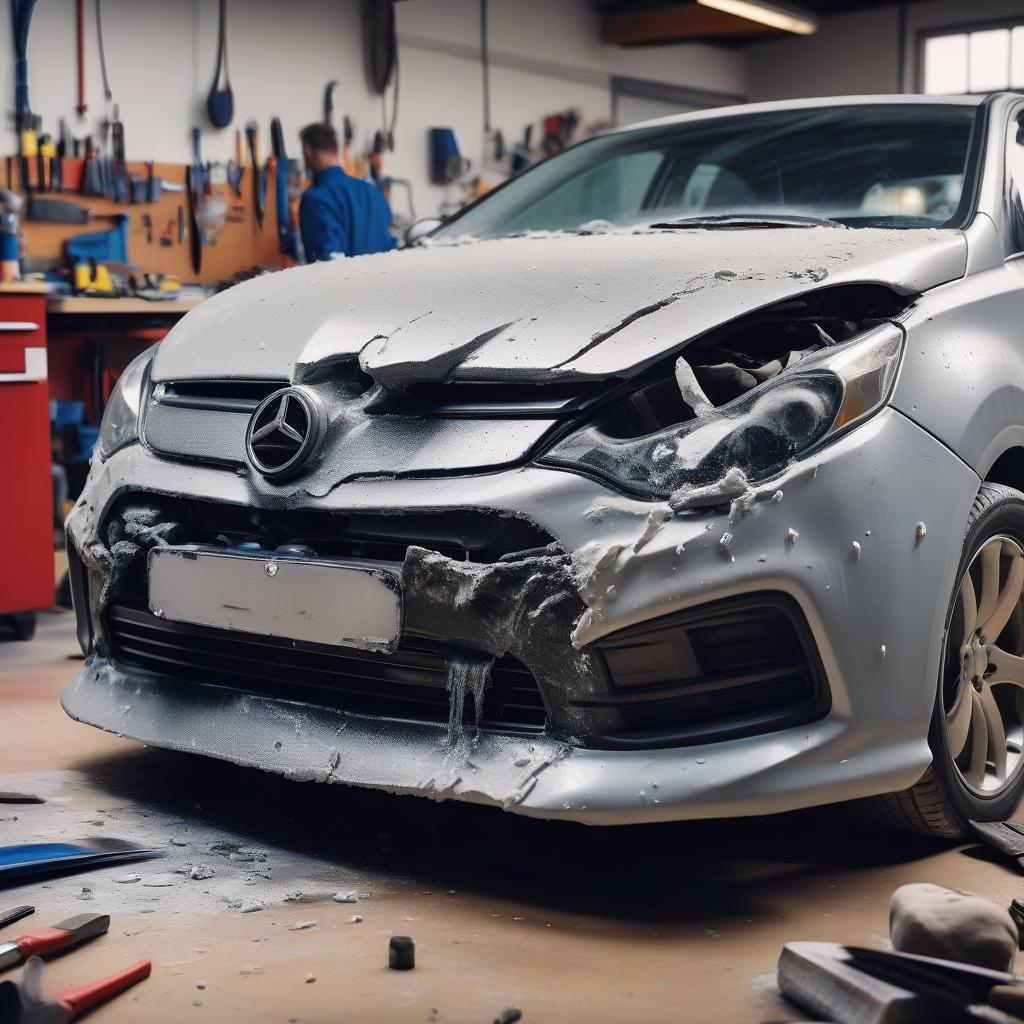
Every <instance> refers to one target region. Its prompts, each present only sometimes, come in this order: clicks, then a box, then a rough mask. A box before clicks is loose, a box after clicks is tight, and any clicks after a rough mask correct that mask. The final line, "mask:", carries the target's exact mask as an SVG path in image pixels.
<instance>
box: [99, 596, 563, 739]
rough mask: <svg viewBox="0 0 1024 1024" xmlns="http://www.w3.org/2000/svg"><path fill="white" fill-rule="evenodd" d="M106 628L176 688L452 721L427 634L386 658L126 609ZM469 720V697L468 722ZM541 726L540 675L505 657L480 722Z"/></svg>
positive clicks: (141, 665) (127, 659)
mask: <svg viewBox="0 0 1024 1024" xmlns="http://www.w3.org/2000/svg"><path fill="white" fill-rule="evenodd" d="M107 628H108V631H109V633H110V640H111V646H112V649H113V655H114V659H115V661H117V662H118V663H119V664H121V665H123V666H124V667H126V668H134V669H139V670H142V671H146V672H150V673H153V674H156V675H158V676H162V677H165V678H167V679H168V681H169V683H170V684H171V685H173V683H174V682H175V681H178V682H203V683H210V684H213V685H222V686H226V687H230V688H233V689H242V690H245V691H246V692H250V693H261V694H267V695H270V696H278V697H285V698H288V699H291V700H308V701H309V702H311V703H316V704H323V705H326V706H330V707H335V708H339V709H342V710H346V711H352V712H354V713H357V714H368V715H374V716H378V717H381V718H390V719H399V720H403V721H417V722H437V723H442V722H446V721H447V720H448V707H449V705H448V692H447V689H446V687H445V681H446V673H445V648H444V646H443V645H442V644H440V643H437V642H435V641H432V640H430V639H429V638H426V637H407V638H405V639H404V640H403V642H402V645H401V646H400V647H399V649H398V650H397V651H396V652H395V653H394V654H392V655H383V654H374V653H371V652H366V651H356V650H349V649H346V648H340V647H338V648H334V647H325V646H323V645H316V644H299V645H293V643H292V642H291V641H289V640H278V639H276V638H273V637H266V636H259V635H253V634H248V633H241V632H237V631H232V630H221V629H210V628H206V627H202V626H192V625H188V624H185V623H175V622H169V621H167V620H165V619H160V618H157V617H156V616H154V615H151V614H150V613H149V612H148V611H143V610H142V609H140V608H135V607H130V606H126V605H117V606H115V607H113V608H110V609H109V610H108V612H107ZM472 718H473V706H472V700H467V702H466V708H465V709H464V719H465V720H466V721H472ZM544 721H545V709H544V701H543V698H542V697H541V694H540V691H539V690H538V688H537V685H536V683H535V682H534V680H533V676H532V675H531V674H530V672H529V671H528V670H527V669H526V668H525V667H524V666H523V665H522V664H520V663H519V662H517V661H515V659H513V658H508V657H506V658H501V659H499V660H498V661H497V662H496V663H495V665H494V668H493V670H492V673H491V684H490V686H489V687H488V689H487V692H486V695H485V698H484V709H483V714H482V716H481V725H483V726H484V727H486V728H492V729H500V730H502V731H505V732H515V733H527V734H535V733H538V732H541V731H542V730H543V728H544Z"/></svg>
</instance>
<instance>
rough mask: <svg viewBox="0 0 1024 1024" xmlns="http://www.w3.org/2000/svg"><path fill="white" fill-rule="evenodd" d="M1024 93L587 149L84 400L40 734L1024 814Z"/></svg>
mask: <svg viewBox="0 0 1024 1024" xmlns="http://www.w3.org/2000/svg"><path fill="white" fill-rule="evenodd" d="M1022 119H1024V97H1019V96H1015V95H1006V94H1003V95H997V96H991V97H988V98H985V99H979V98H977V97H964V98H959V97H952V98H941V99H925V98H922V97H917V96H914V97H891V98H890V97H867V98H864V97H861V98H853V99H831V100H814V101H803V102H790V103H780V104H768V105H759V106H748V107H737V108H733V109H727V110H715V111H708V112H702V113H698V114H691V115H687V116H684V117H678V118H671V119H668V120H663V121H657V122H651V123H648V124H644V125H640V126H637V127H633V128H628V129H625V130H622V131H617V132H613V133H610V134H607V135H603V136H600V137H598V138H594V139H591V140H589V141H586V142H584V143H582V144H580V145H578V146H576V147H574V148H572V149H570V150H568V151H567V152H565V153H564V154H562V155H560V156H557V157H555V158H553V159H551V160H548V161H546V162H543V163H541V164H539V165H537V166H536V167H534V168H532V169H530V170H529V171H527V172H526V173H524V174H522V175H521V176H520V177H518V178H516V179H514V180H512V181H510V182H509V183H508V184H506V185H504V186H503V187H501V188H499V189H496V190H495V191H494V192H493V193H491V194H490V195H488V196H486V197H485V198H484V199H483V200H482V201H480V202H478V203H476V204H475V205H473V206H470V207H468V208H467V209H466V210H464V211H463V212H462V213H460V214H459V215H458V216H456V217H454V218H453V219H452V220H450V221H449V222H448V223H446V224H445V225H443V226H441V227H440V228H438V229H437V230H435V231H434V232H433V233H432V234H430V235H429V236H428V237H426V238H425V239H423V240H422V241H421V242H420V243H419V244H418V245H416V246H414V247H411V248H409V249H407V250H406V251H403V252H400V253H391V254H385V255H380V256H370V257H362V258H358V259H348V260H338V261H335V262H332V263H328V264H318V265H314V266H308V267H303V268H299V269H294V270H288V271H284V272H282V273H277V274H273V275H269V276H265V277H262V278H259V279H257V280H253V281H249V282H246V283H244V284H240V285H237V286H236V287H233V288H231V289H230V290H228V291H226V292H224V293H222V294H220V295H218V296H216V297H215V298H212V299H210V300H209V301H207V302H204V303H203V304H202V305H201V306H199V307H198V308H197V309H196V310H195V311H194V312H192V313H190V314H189V315H188V316H187V317H185V318H184V320H182V321H181V323H180V324H179V325H178V326H177V327H176V328H175V329H174V330H173V331H172V332H171V334H170V335H169V336H168V338H167V339H166V340H165V341H164V342H163V343H162V344H161V345H160V346H159V347H158V348H156V349H154V350H151V351H149V352H147V353H145V354H144V355H142V356H140V357H139V358H138V359H136V360H135V362H134V363H132V365H131V366H130V367H129V369H128V370H127V371H126V373H125V374H124V375H123V376H122V378H121V380H120V382H119V384H118V387H117V389H116V392H115V394H114V396H113V398H112V400H111V402H110V405H109V407H108V409H107V411H106V414H105V416H104V421H103V427H102V436H101V439H100V447H99V451H98V453H97V456H96V457H95V459H94V462H93V465H92V469H91V473H90V476H89V480H88V484H87V486H86V488H85V492H84V494H83V496H82V498H81V500H80V501H79V502H78V503H77V505H76V506H75V508H74V510H73V512H72V513H71V515H70V517H69V519H68V523H67V533H68V540H69V554H70V562H71V577H72V583H73V592H74V598H75V606H76V609H77V616H78V629H79V638H80V641H81V644H82V647H83V649H84V650H85V652H86V654H87V659H86V661H85V664H84V667H83V668H82V670H81V671H80V672H79V673H78V675H77V676H76V678H75V679H74V681H73V682H72V683H71V684H70V686H69V687H68V689H67V691H66V692H65V694H64V698H63V702H64V707H65V708H66V710H67V712H68V714H70V715H71V716H72V717H73V718H75V719H78V720H80V721H82V722H86V723H89V724H91V725H95V726H99V727H101V728H103V729H107V730H110V731H113V732H116V733H118V734H122V735H125V736H129V737H133V738H135V739H138V740H142V741H143V742H146V743H150V744H154V745H157V746H161V747H168V748H172V749H175V750H181V751H191V752H196V753H201V754H205V755H209V756H213V757H218V758H224V759H227V760H230V761H234V762H237V763H239V764H243V765H251V766H258V767H260V768H263V769H266V770H269V771H273V772H279V773H283V774H285V775H288V776H291V777H293V778H296V779H304V780H318V781H326V782H340V783H346V784H351V785H359V786H369V787H373V788H376V789H382V790H388V791H391V792H394V793H407V794H419V795H423V796H429V797H432V798H434V799H444V798H455V799H460V800H467V801H473V802H477V803H486V804H492V805H497V806H500V807H503V808H505V809H507V810H510V811H514V812H516V813H519V814H526V815H532V816H535V817H547V818H566V819H572V820H576V821H582V822H589V823H593V824H619V823H628V822H647V821H661V820H667V819H684V818H702V817H712V816H714V817H719V816H730V815H753V814H765V813H771V812H778V811H786V810H790V809H793V808H799V807H808V806H811V805H819V804H824V803H830V802H837V801H848V800H858V801H861V804H862V806H864V807H865V808H867V809H868V810H869V811H870V812H872V813H874V814H875V815H876V817H878V818H880V819H881V820H884V821H886V822H890V823H892V824H897V825H902V826H905V827H910V828H914V829H918V830H923V831H926V832H930V833H933V834H941V835H955V834H959V833H960V832H962V831H963V829H964V828H965V826H966V823H967V822H968V821H970V820H991V819H999V818H1002V817H1004V816H1006V815H1008V814H1009V813H1010V811H1011V810H1012V809H1013V808H1014V806H1015V805H1016V803H1017V801H1018V799H1019V798H1020V796H1021V792H1022V789H1024V757H1022V745H1024V700H1022V696H1021V693H1022V688H1024V607H1022V602H1021V594H1022V590H1024V493H1022V491H1024V261H1022V260H1021V259H1020V258H1019V257H1020V255H1021V254H1022V252H1024V208H1022V202H1021V192H1020V185H1021V182H1022V180H1024V145H1022V143H1021V140H1022V139H1024V128H1022V124H1024V120H1022Z"/></svg>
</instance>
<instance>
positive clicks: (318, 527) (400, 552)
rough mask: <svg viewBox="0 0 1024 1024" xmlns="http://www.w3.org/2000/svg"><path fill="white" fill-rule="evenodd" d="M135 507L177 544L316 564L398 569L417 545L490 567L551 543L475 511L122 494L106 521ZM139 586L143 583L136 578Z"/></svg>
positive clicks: (534, 530)
mask: <svg viewBox="0 0 1024 1024" xmlns="http://www.w3.org/2000/svg"><path fill="white" fill-rule="evenodd" d="M140 504H143V505H153V504H157V505H159V507H160V510H161V512H160V518H161V519H162V520H164V521H167V522H174V523H180V524H181V525H182V527H183V529H182V533H181V537H180V538H179V539H178V540H176V543H188V544H212V545H218V546H223V547H234V546H236V545H239V544H258V545H259V546H260V547H261V548H264V549H266V550H267V551H268V552H273V551H275V550H276V549H278V548H280V547H281V546H282V545H299V546H301V547H304V548H309V549H311V550H312V551H314V552H315V553H316V554H317V555H319V556H320V557H321V558H360V559H367V560H370V561H376V562H397V563H401V562H402V561H403V560H404V559H405V554H406V552H407V551H408V549H409V547H410V545H417V546H419V547H424V548H428V549H429V550H431V551H438V552H440V553H441V554H443V555H447V556H448V557H449V558H455V559H458V560H459V561H463V560H469V561H473V562H497V561H498V560H499V559H501V558H503V557H505V556H508V555H512V554H515V553H516V552H520V551H530V550H533V549H535V548H543V547H546V546H547V545H548V544H551V543H553V542H554V538H553V537H551V535H550V534H548V533H545V532H544V531H543V530H541V529H540V527H538V526H535V525H534V524H533V523H530V522H528V521H527V520H525V519H521V518H513V517H511V516H504V515H499V514H498V513H497V512H486V511H480V510H474V509H447V510H445V511H444V512H400V513H399V512H394V513H375V512H352V513H348V512H334V511H329V510H326V509H286V510H281V509H264V508H256V507H253V506H249V505H229V504H226V503H223V502H213V501H201V500H199V499H193V498H189V499H180V498H167V497H162V496H161V497H159V498H156V497H153V496H150V495H147V494H140V493H129V494H126V495H125V496H124V497H123V498H122V499H121V500H120V501H119V502H118V504H117V505H116V506H115V508H114V510H113V512H112V513H111V516H110V517H109V518H108V520H107V522H108V523H109V522H110V521H111V520H112V519H116V518H117V517H118V516H120V515H122V514H124V513H125V511H126V510H130V509H131V508H132V507H134V506H136V505H140ZM140 582H144V581H142V580H141V578H140ZM143 596H144V595H143ZM144 603H145V602H144V601H142V602H141V604H144Z"/></svg>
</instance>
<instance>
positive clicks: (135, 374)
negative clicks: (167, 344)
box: [96, 345, 156, 462]
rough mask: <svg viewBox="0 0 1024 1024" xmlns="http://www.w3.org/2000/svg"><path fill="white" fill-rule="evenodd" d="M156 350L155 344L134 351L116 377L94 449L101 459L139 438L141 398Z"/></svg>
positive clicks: (147, 382) (107, 457)
mask: <svg viewBox="0 0 1024 1024" xmlns="http://www.w3.org/2000/svg"><path fill="white" fill-rule="evenodd" d="M155 354H156V345H154V346H153V347H152V348H149V349H146V351H145V352H143V353H142V354H141V355H137V356H136V357H135V358H134V359H133V360H132V361H131V362H130V363H129V364H128V365H127V367H125V371H124V373H122V374H121V376H120V378H119V379H118V382H117V385H116V386H115V387H114V392H113V394H112V395H111V396H110V401H109V402H108V403H107V408H106V409H105V410H104V412H103V421H102V422H101V423H100V437H99V442H98V443H97V445H96V451H97V453H98V454H99V458H100V461H101V462H103V461H105V460H107V459H109V458H110V456H111V455H113V454H114V452H117V451H120V450H121V449H122V448H124V447H126V446H127V445H130V444H135V442H136V441H138V439H139V436H140V430H141V428H140V424H139V419H140V416H141V411H142V407H143V398H144V396H145V394H146V393H147V392H148V391H149V370H150V366H151V365H152V363H153V356H154V355H155Z"/></svg>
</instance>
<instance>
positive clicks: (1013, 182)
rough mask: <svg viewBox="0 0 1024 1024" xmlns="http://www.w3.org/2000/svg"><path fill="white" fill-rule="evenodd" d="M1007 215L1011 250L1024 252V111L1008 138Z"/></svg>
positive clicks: (1013, 125)
mask: <svg viewBox="0 0 1024 1024" xmlns="http://www.w3.org/2000/svg"><path fill="white" fill-rule="evenodd" d="M1006 204H1007V205H1006V215H1007V221H1008V224H1009V227H1010V250H1011V252H1012V253H1013V254H1014V255H1016V254H1017V253H1022V252H1024V110H1022V111H1021V112H1020V113H1018V115H1017V119H1016V120H1014V121H1011V122H1010V131H1009V133H1008V135H1007V138H1006Z"/></svg>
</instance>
